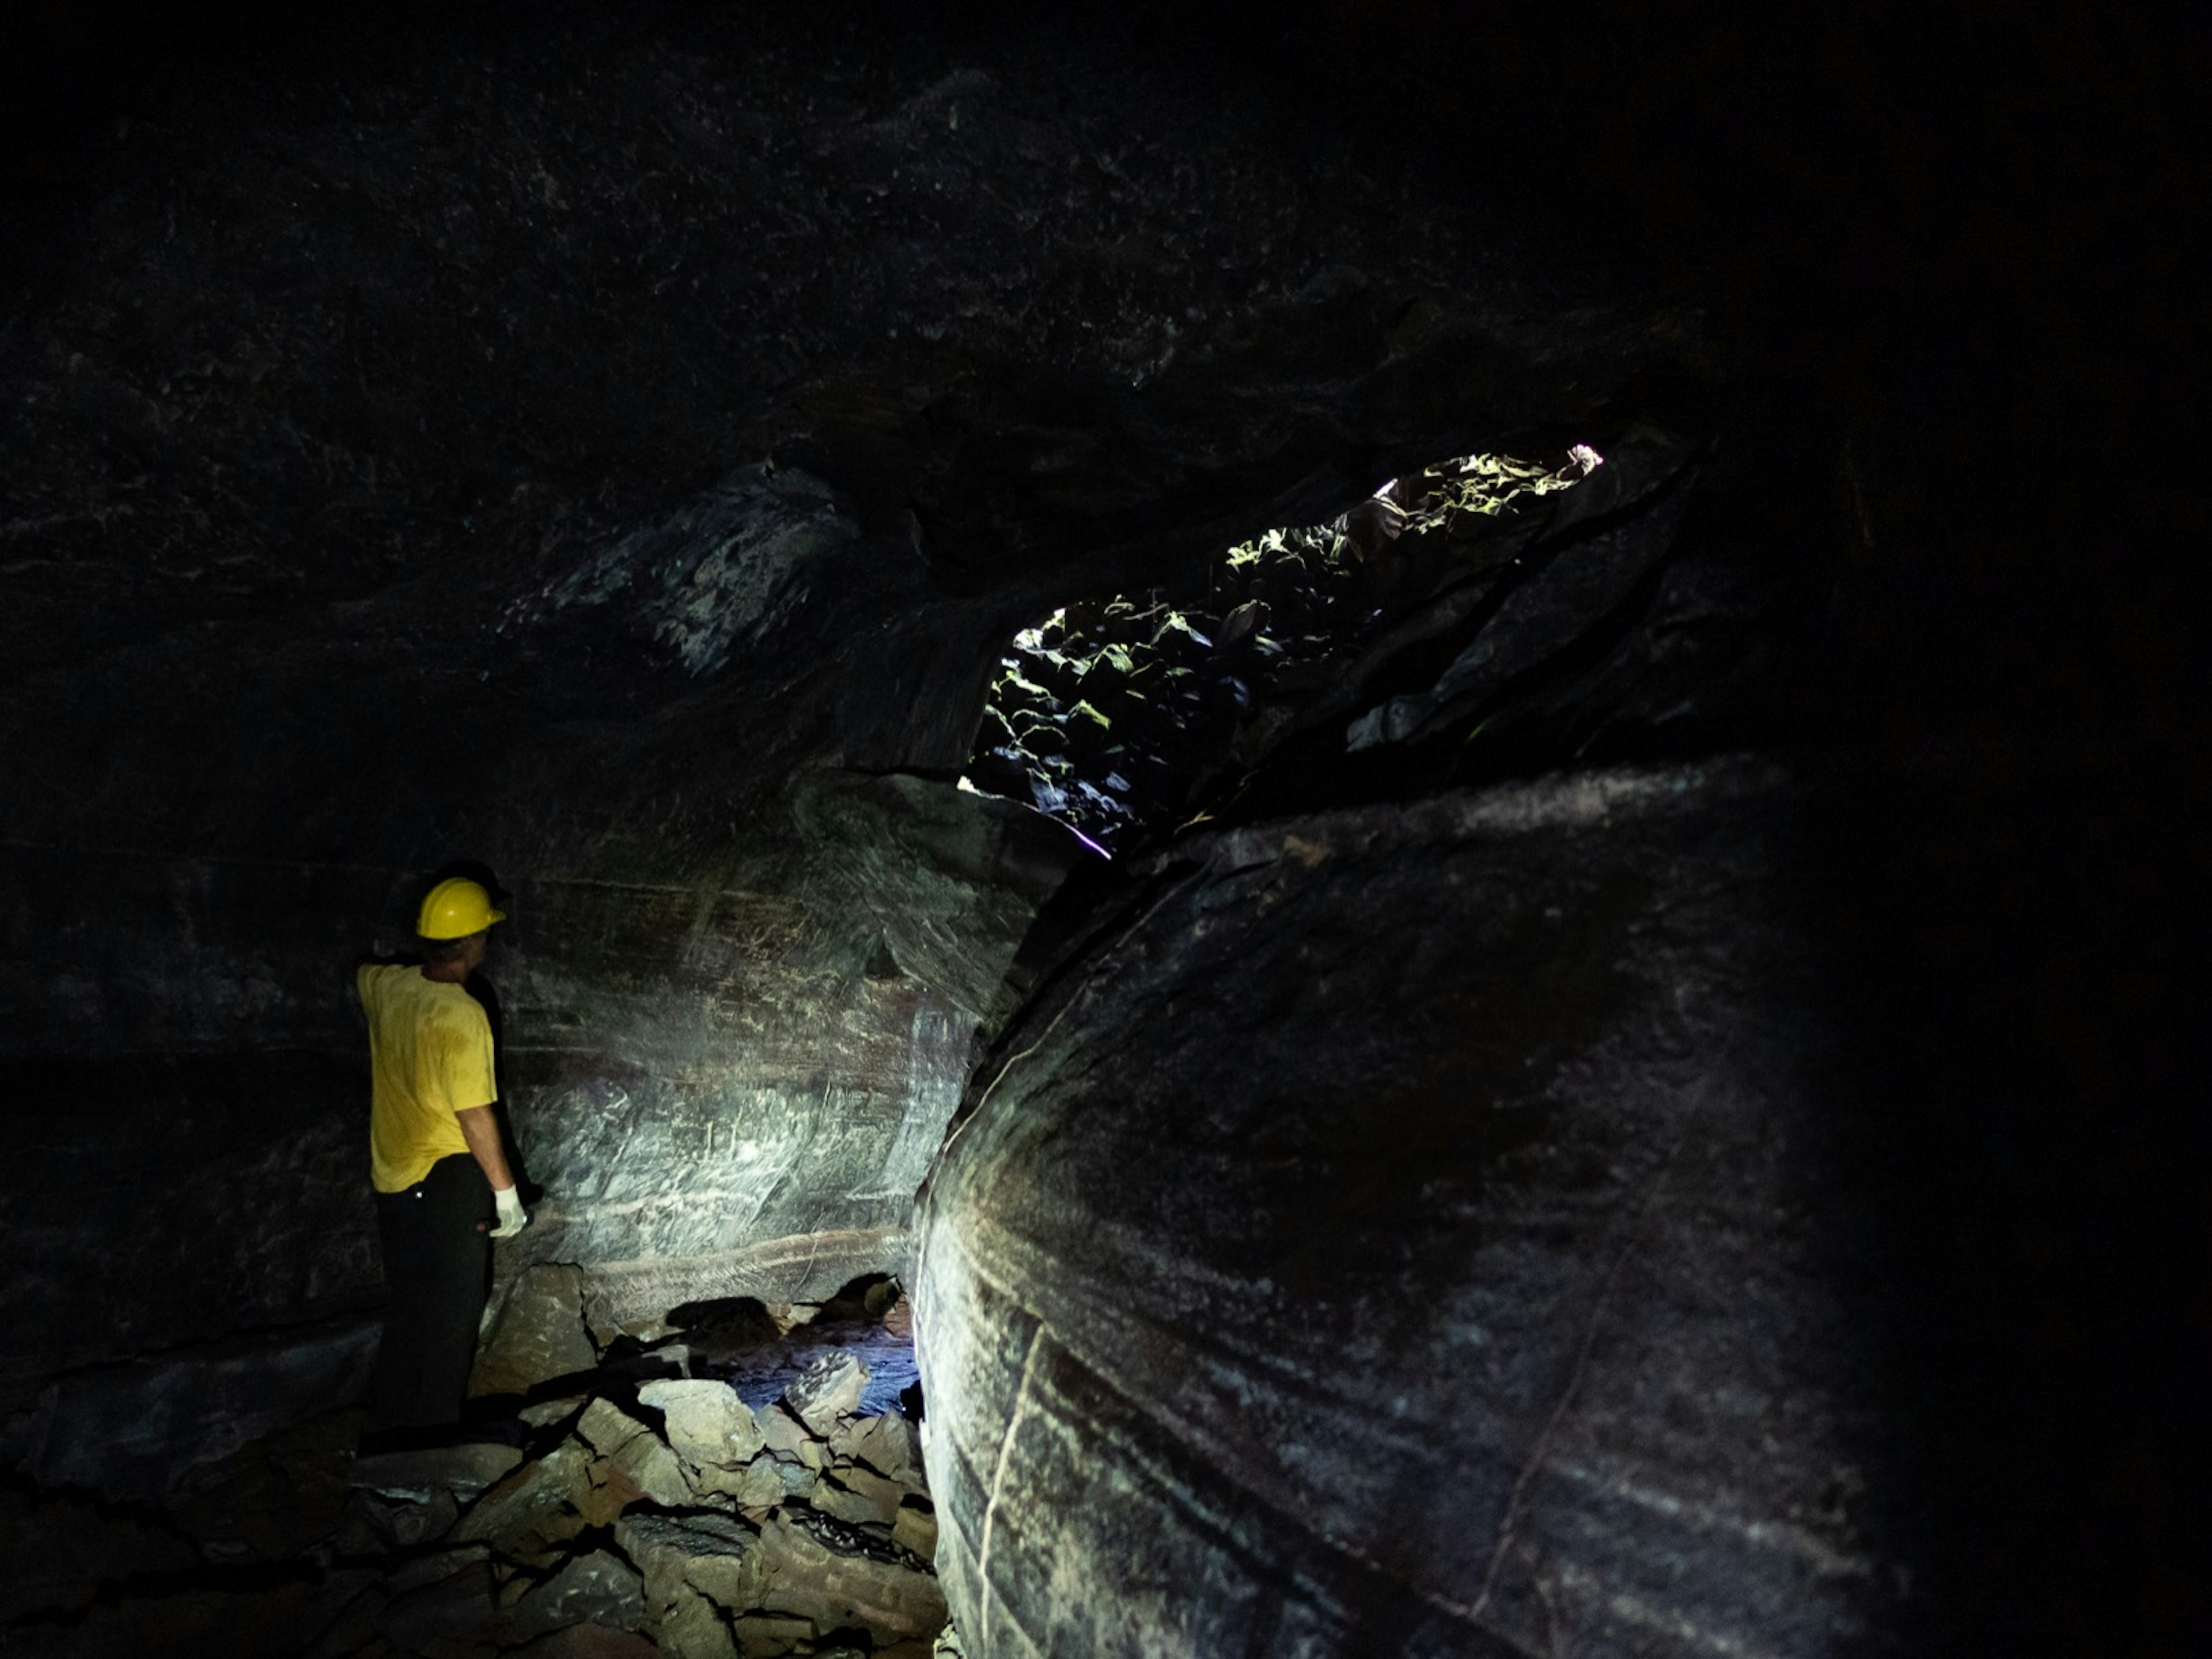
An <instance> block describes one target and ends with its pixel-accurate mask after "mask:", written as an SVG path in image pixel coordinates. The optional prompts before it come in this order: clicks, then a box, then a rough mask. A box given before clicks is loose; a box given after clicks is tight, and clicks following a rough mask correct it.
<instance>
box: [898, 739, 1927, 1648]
mask: <svg viewBox="0 0 2212 1659" xmlns="http://www.w3.org/2000/svg"><path fill="white" fill-rule="evenodd" d="M1805 810H1806V801H1805V799H1804V797H1803V796H1802V793H1801V792H1799V791H1798V790H1796V788H1794V787H1791V786H1790V785H1788V784H1787V783H1785V782H1784V781H1782V780H1781V779H1780V778H1779V777H1778V775H1774V774H1773V773H1771V772H1770V771H1768V770H1766V769H1764V768H1762V767H1760V766H1757V765H1739V764H1720V765H1715V766H1710V767H1700V768H1689V769H1667V770H1656V771H1651V772H1644V773H1597V774H1589V775H1580V776H1572V775H1570V776H1565V777H1561V778H1559V779H1556V780H1553V781H1547V782H1541V783H1536V784H1530V785H1519V786H1512V787H1504V788H1498V789H1494V790H1492V791H1489V792H1486V793H1477V794H1462V795H1452V796H1446V797H1442V798H1439V799H1434V800H1431V801H1427V802H1424V803H1421V804H1419V805H1410V806H1405V807H1397V808H1390V809H1376V810H1368V811H1352V812H1344V813H1339V814H1334V815H1323V816H1316V817H1304V818H1298V819H1292V820H1289V821H1285V822H1282V823H1275V824H1270V825H1267V826H1264V827H1261V828H1256V829H1241V830H1229V831H1224V832H1220V833H1212V834H1199V835H1195V836H1191V837H1189V838H1188V839H1187V840H1185V841H1184V842H1182V843H1181V844H1179V845H1178V846H1177V847H1176V848H1175V849H1174V852H1173V854H1172V856H1171V860H1170V859H1164V860H1162V862H1161V866H1160V867H1159V868H1158V874H1157V876H1156V878H1155V881H1154V884H1152V885H1151V886H1149V887H1146V888H1144V889H1142V890H1141V891H1140V892H1139V894H1138V895H1137V896H1134V897H1133V898H1132V899H1131V900H1130V902H1129V904H1128V907H1127V913H1126V915H1125V916H1124V917H1123V919H1122V921H1121V923H1120V924H1119V925H1117V926H1116V927H1113V928H1110V929H1109V930H1107V931H1106V932H1105V933H1103V934H1102V935H1101V936H1100V937H1099V939H1098V940H1097V943H1095V944H1094V945H1092V946H1091V948H1089V949H1088V950H1087V951H1085V953H1084V954H1082V955H1081V956H1080V957H1079V958H1078V959H1076V960H1074V961H1073V962H1071V963H1067V964H1065V965H1064V967H1063V969H1061V971H1060V975H1059V976H1058V978H1057V979H1056V981H1054V984H1055V989H1054V992H1053V994H1050V995H1049V996H1048V997H1046V998H1044V999H1042V1000H1040V1001H1039V1002H1038V1003H1037V1004H1036V1006H1032V1007H1030V1009H1028V1010H1027V1011H1026V1012H1024V1016H1023V1018H1022V1019H1021V1021H1020V1022H1019V1023H1018V1024H1017V1025H1016V1026H1015V1027H1014V1028H1013V1029H1012V1030H1009V1031H1008V1032H1007V1034H1006V1036H1005V1038H1004V1040H1003V1042H1002V1043H1001V1045H1000V1050H999V1052H998V1053H996V1054H994V1055H993V1056H992V1057H991V1058H990V1059H988V1060H987V1061H986V1062H985V1063H984V1064H983V1065H982V1066H981V1067H980V1069H979V1072H978V1076H977V1079H976V1084H975V1088H974V1091H973V1092H972V1093H971V1095H970V1097H969V1101H968V1102H967V1103H965V1105H964V1106H963V1111H964V1112H965V1113H966V1116H965V1117H964V1119H963V1120H962V1121H961V1123H960V1127H958V1128H957V1130H956V1133H955V1135H954V1138H953V1139H952V1140H951V1143H950V1145H949V1146H948V1148H947V1151H946V1152H945V1156H944V1158H943V1160H942V1162H941V1163H940V1164H939V1167H938V1169H937V1170H935V1172H934V1173H933V1176H932V1178H931V1184H930V1187H929V1188H928V1190H927V1193H926V1194H925V1197H924V1201H923V1208H922V1220H921V1239H920V1246H921V1261H922V1271H921V1288H920V1293H919V1303H918V1321H917V1328H918V1331H919V1339H920V1343H921V1360H922V1366H923V1380H924V1385H925V1388H926V1390H927V1398H928V1401H929V1404H930V1418H931V1425H932V1429H933V1439H932V1440H931V1442H930V1444H929V1451H928V1459H929V1468H930V1476H931V1486H932V1490H933V1492H935V1494H936V1496H937V1500H938V1505H939V1521H940V1524H941V1527H942V1534H941V1537H942V1542H941V1543H940V1546H939V1554H938V1566H939V1572H940V1573H941V1574H942V1575H943V1577H944V1578H945V1585H946V1590H947V1594H948V1596H949V1599H950V1601H951V1606H952V1610H953V1618H954V1620H955V1623H956V1625H957V1626H958V1628H959V1629H960V1631H961V1632H962V1634H963V1638H965V1640H966V1641H967V1643H968V1644H969V1646H968V1650H969V1652H970V1653H974V1654H979V1655H983V1656H997V1655H1009V1654H1026V1653H1031V1652H1052V1653H1067V1654H1075V1653H1082V1654H1098V1655H1114V1654H1128V1655H1135V1654H1176V1655H1192V1656H1199V1655H1222V1654H1253V1655H1259V1654H1285V1653H1298V1654H1309V1655H1322V1654H1344V1655H1368V1654H1380V1653H1398V1654H1437V1655H1442V1654H1470V1655H1472V1654H1492V1653H1497V1652H1501V1651H1505V1650H1508V1649H1509V1647H1510V1650H1513V1651H1529V1652H1543V1651H1547V1645H1546V1644H1547V1637H1546V1634H1545V1632H1547V1630H1570V1629H1571V1630H1572V1631H1573V1632H1575V1635H1574V1641H1575V1651H1577V1652H1587V1653H1594V1654H1595V1653H1606V1654H1615V1653H1617V1654H1630V1653H1653V1652H1663V1653H1674V1652H1678V1651H1679V1652H1685V1653H1686V1652H1691V1651H1700V1652H1705V1651H1718V1652H1738V1651H1741V1652H1751V1651H1756V1652H1760V1653H1768V1654H1778V1655H1806V1656H1812V1655H1818V1654H1827V1653H1832V1652H1835V1651H1838V1650H1840V1649H1839V1648H1838V1645H1837V1644H1838V1643H1840V1642H1842V1641H1844V1639H1845V1638H1851V1639H1859V1638H1864V1637H1867V1636H1868V1635H1869V1634H1870V1633H1873V1632H1880V1631H1881V1630H1883V1629H1885V1628H1888V1627H1891V1626H1893V1624H1894V1622H1895V1619H1896V1616H1897V1603H1896V1596H1897V1585H1896V1583H1895V1582H1894V1581H1893V1579H1892V1577H1889V1572H1890V1568H1891V1565H1892V1563H1893V1559H1894V1558H1893V1555H1892V1554H1891V1553H1889V1552H1890V1550H1891V1549H1892V1547H1893V1541H1889V1540H1887V1539H1886V1538H1885V1537H1884V1536H1883V1535H1882V1534H1881V1530H1880V1529H1879V1528H1870V1527H1869V1526H1868V1525H1866V1524H1865V1522H1864V1517H1863V1514H1862V1513H1861V1512H1860V1509H1859V1503H1860V1499H1861V1497H1862V1493H1863V1488H1864V1485H1865V1483H1866V1482H1867V1480H1868V1479H1869V1469H1870V1468H1872V1467H1873V1465H1874V1464H1875V1463H1877V1462H1879V1460H1880V1459H1881V1457H1882V1456H1883V1455H1884V1447H1883V1444H1882V1443H1881V1440H1880V1439H1879V1438H1878V1437H1877V1436H1876V1434H1875V1429H1874V1421H1875V1417H1874V1413H1875V1401H1874V1399H1873V1397H1872V1395H1871V1393H1870V1389H1869V1381H1868V1378H1869V1364H1870V1353H1869V1348H1868V1344H1869V1342H1870V1341H1871V1340H1873V1338H1872V1334H1871V1333H1872V1329H1873V1328H1872V1327H1869V1325H1867V1324H1866V1323H1864V1322H1863V1320H1862V1319H1860V1317H1859V1316H1861V1315H1862V1314H1863V1311H1864V1310H1863V1309H1854V1308H1853V1307H1852V1306H1851V1305H1850V1297H1851V1296H1852V1295H1853V1294H1854V1291H1853V1286H1854V1285H1856V1284H1857V1283H1858V1280H1857V1279H1856V1277H1855V1272H1856V1271H1863V1262H1860V1263H1859V1264H1858V1267H1857V1269H1855V1267H1854V1260H1855V1256H1856V1255H1857V1253H1858V1252H1860V1251H1861V1250H1862V1249H1863V1247H1864V1245H1865V1243H1866V1242H1867V1241H1866V1240H1865V1239H1864V1238H1863V1237H1862V1236H1861V1231H1862V1228H1863V1223H1861V1222H1860V1221H1858V1220H1856V1219H1854V1218H1853V1217H1854V1214H1855V1210H1854V1198H1853V1194H1854V1192H1855V1190H1856V1188H1855V1185H1854V1183H1855V1181H1856V1172H1855V1170H1854V1169H1853V1166H1852V1164H1851V1162H1850V1158H1849V1157H1848V1156H1847V1155H1846V1152H1845V1151H1844V1148H1843V1143H1842V1140H1841V1139H1840V1137H1839V1134H1838V1125H1839V1124H1841V1123H1843V1122H1845V1121H1848V1120H1849V1117H1850V1103H1849V1102H1848V1100H1847V1099H1846V1098H1844V1096H1843V1095H1842V1093H1841V1091H1840V1085H1839V1084H1838V1073H1837V1070H1836V1061H1837V1052H1836V1048H1835V1046H1834V1043H1833V1042H1832V1036H1831V1034H1830V1032H1829V1031H1828V1030H1826V1024H1825V1022H1824V1019H1823V1018H1821V1016H1820V1013H1819V1010H1820V1006H1821V999H1822V994H1823V993H1822V988H1821V984H1820V980H1821V973H1820V964H1819V962H1818V960H1817V957H1815V956H1814V953H1813V952H1812V951H1810V950H1809V949H1808V942H1807V934H1806V933H1805V932H1804V931H1803V927H1804V924H1803V922H1802V919H1801V918H1799V917H1798V916H1797V915H1796V914H1794V913H1795V912H1796V909H1797V908H1798V906H1799V900H1800V896H1799V895H1796V894H1794V893H1793V892H1792V891H1791V890H1790V881H1789V879H1788V878H1786V877H1785V876H1784V874H1783V873H1782V872H1783V871H1784V869H1786V868H1787V849H1788V848H1789V846H1790V842H1791V841H1792V838H1793V837H1794V836H1796V834H1797V833H1798V832H1797V830H1796V828H1795V827H1794V826H1795V825H1796V823H1798V821H1799V819H1800V817H1801V815H1802V813H1803V811H1805ZM1875 1484H1876V1485H1877V1486H1879V1485H1880V1481H1879V1479H1877V1480H1876V1481H1875ZM1073 1585H1081V1586H1083V1587H1085V1588H1084V1589H1083V1590H1082V1592H1081V1593H1079V1594H1076V1593H1071V1592H1070V1589H1069V1587H1070V1586H1073Z"/></svg>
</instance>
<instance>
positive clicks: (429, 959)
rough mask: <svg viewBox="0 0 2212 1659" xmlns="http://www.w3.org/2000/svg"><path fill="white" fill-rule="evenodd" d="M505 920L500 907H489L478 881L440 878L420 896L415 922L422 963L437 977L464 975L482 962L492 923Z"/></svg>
mask: <svg viewBox="0 0 2212 1659" xmlns="http://www.w3.org/2000/svg"><path fill="white" fill-rule="evenodd" d="M506 920H507V913H506V912H505V911H504V910H498V909H495V908H493V907H492V902H491V895H490V894H489V893H488V892H486V891H485V890H484V888H483V884H482V883H481V882H474V881H471V880H469V879H468V878H466V877H465V876H456V877H453V878H452V879H450V880H447V881H441V882H440V883H439V884H437V885H436V886H435V887H433V888H432V889H431V890H429V892H428V894H426V895H425V896H424V897H423V900H422V914H421V915H419V916H418V917H416V922H415V931H416V933H418V934H419V935H421V937H422V957H423V963H424V965H425V966H426V967H428V968H429V969H432V970H434V971H435V973H436V974H437V975H438V976H439V977H440V978H446V977H448V976H450V977H453V978H457V979H465V978H467V977H468V975H471V974H472V973H474V972H475V971H476V970H477V969H478V968H481V967H482V966H483V959H484V952H485V951H487V950H488V949H489V948H490V945H491V931H490V930H491V926H492V924H493V923H494V922H498V921H506Z"/></svg>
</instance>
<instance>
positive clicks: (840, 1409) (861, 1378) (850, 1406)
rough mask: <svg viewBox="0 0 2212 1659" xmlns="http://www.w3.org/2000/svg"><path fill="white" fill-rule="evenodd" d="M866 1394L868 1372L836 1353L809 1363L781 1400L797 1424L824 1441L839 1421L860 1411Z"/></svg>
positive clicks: (855, 1358)
mask: <svg viewBox="0 0 2212 1659" xmlns="http://www.w3.org/2000/svg"><path fill="white" fill-rule="evenodd" d="M867 1391H868V1368H867V1367H866V1365H863V1364H861V1363H860V1358H859V1356H858V1355H856V1354H851V1353H847V1352H843V1351H842V1350H836V1351H833V1352H829V1353H825V1354H823V1355H821V1356H820V1357H819V1358H816V1359H814V1360H812V1361H811V1362H810V1363H809V1364H808V1365H807V1367H806V1369H805V1370H803V1371H801V1372H800V1373H799V1377H798V1379H797V1380H796V1381H795V1382H793V1383H792V1385H791V1386H790V1387H789V1388H788V1389H785V1390H784V1393H783V1397H784V1401H785V1402H786V1403H787V1405H789V1407H791V1409H792V1412H793V1414H794V1415H795V1416H797V1417H798V1418H799V1420H800V1421H801V1422H803V1423H805V1425H806V1426H807V1427H808V1428H810V1429H811V1430H813V1431H814V1432H815V1434H816V1435H817V1437H823V1438H826V1437H828V1436H829V1431H831V1430H832V1429H834V1428H836V1426H837V1424H838V1421H839V1419H842V1418H847V1417H850V1416H852V1415H853V1414H854V1413H856V1412H858V1411H859V1410H860V1399H861V1396H862V1395H865V1394H866V1393H867Z"/></svg>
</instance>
